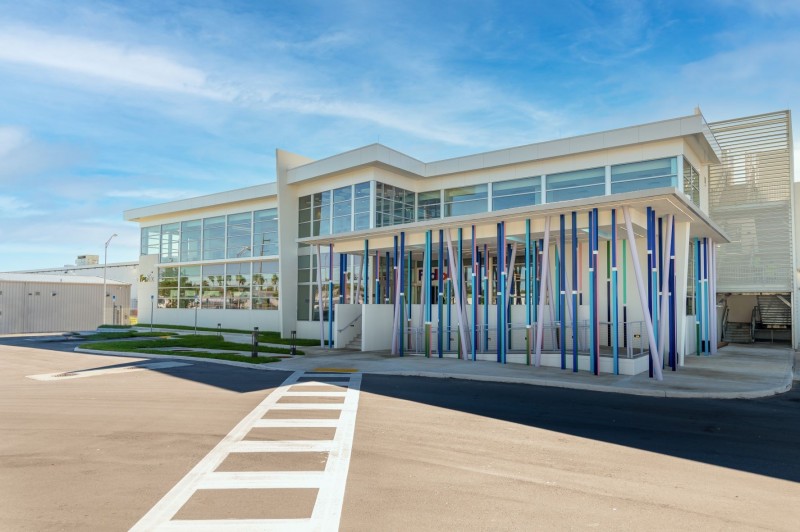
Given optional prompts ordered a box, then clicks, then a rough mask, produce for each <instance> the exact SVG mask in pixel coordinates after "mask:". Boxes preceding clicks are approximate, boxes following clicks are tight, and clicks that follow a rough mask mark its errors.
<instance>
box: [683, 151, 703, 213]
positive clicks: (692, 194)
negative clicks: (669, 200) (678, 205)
mask: <svg viewBox="0 0 800 532" xmlns="http://www.w3.org/2000/svg"><path fill="white" fill-rule="evenodd" d="M683 193H684V194H686V195H687V196H689V199H691V200H692V203H694V204H695V205H697V206H698V207H699V206H700V174H699V173H698V172H697V170H695V169H694V166H692V163H690V162H689V161H687V160H686V158H684V159H683Z"/></svg>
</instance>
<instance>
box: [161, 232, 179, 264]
mask: <svg viewBox="0 0 800 532" xmlns="http://www.w3.org/2000/svg"><path fill="white" fill-rule="evenodd" d="M180 249H181V224H180V223H174V224H166V225H162V226H161V256H160V258H159V262H178V261H179V260H180Z"/></svg>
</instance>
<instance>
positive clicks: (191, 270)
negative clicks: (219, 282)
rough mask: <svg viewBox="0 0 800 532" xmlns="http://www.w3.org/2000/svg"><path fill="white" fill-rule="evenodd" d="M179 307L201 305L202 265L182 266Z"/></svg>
mask: <svg viewBox="0 0 800 532" xmlns="http://www.w3.org/2000/svg"><path fill="white" fill-rule="evenodd" d="M179 277H180V278H179V281H180V284H179V291H178V297H179V299H178V308H195V307H199V306H200V284H201V282H202V278H201V277H200V266H182V267H181V268H180V276H179Z"/></svg>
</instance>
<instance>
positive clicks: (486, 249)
mask: <svg viewBox="0 0 800 532" xmlns="http://www.w3.org/2000/svg"><path fill="white" fill-rule="evenodd" d="M489 264H490V262H489V246H488V245H487V244H484V245H483V270H482V272H481V273H482V274H483V326H484V329H483V352H484V353H488V352H489V303H490V302H491V300H492V294H491V292H490V291H489V267H490V266H489Z"/></svg>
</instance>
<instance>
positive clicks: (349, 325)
mask: <svg viewBox="0 0 800 532" xmlns="http://www.w3.org/2000/svg"><path fill="white" fill-rule="evenodd" d="M360 319H361V314H359V315H358V316H356V317H355V318H353V320H352V321H351V322H350V323H348V324H347V325H345V326H344V327H342V328H341V329H337V332H344V330H345V329H347V328H348V327H352V326H354V325H355V324H356V322H357V321H358V320H360Z"/></svg>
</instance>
